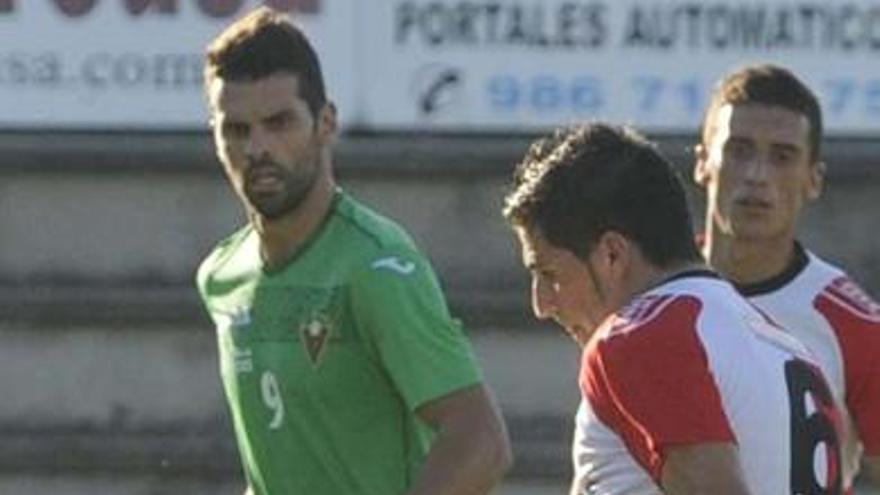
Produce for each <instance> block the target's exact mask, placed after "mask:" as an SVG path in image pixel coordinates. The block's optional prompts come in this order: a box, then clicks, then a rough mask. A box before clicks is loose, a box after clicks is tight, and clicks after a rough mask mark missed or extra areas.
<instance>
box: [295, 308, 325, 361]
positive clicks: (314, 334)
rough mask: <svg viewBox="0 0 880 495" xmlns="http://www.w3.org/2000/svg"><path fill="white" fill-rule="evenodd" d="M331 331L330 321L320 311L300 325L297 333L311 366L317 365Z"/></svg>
mask: <svg viewBox="0 0 880 495" xmlns="http://www.w3.org/2000/svg"><path fill="white" fill-rule="evenodd" d="M332 332H333V324H332V322H331V321H330V319H329V318H328V317H327V316H326V315H323V314H320V313H318V314H315V315H314V316H313V317H312V318H310V319H309V320H308V321H306V322H305V323H304V324H303V325H302V326H300V328H299V335H300V338H302V342H303V346H304V347H305V350H306V354H307V355H308V357H309V361H311V362H312V366H318V365H319V364H320V363H321V358H322V357H323V356H324V352H325V351H326V350H327V345H328V344H329V341H330V334H331V333H332Z"/></svg>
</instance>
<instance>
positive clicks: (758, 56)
mask: <svg viewBox="0 0 880 495" xmlns="http://www.w3.org/2000/svg"><path fill="white" fill-rule="evenodd" d="M369 4H370V5H371V6H372V8H371V9H369V10H365V12H364V13H365V15H367V16H368V17H369V18H368V19H362V20H361V22H362V23H363V24H364V29H365V30H366V33H365V37H364V39H363V41H362V43H361V44H360V45H359V46H361V47H363V48H364V51H363V53H362V54H361V57H362V58H364V59H365V60H364V61H362V64H363V65H364V66H366V67H373V66H381V67H382V74H386V75H388V74H393V77H392V76H389V77H378V78H370V79H367V80H366V87H365V88H364V90H365V91H366V95H365V96H364V97H363V102H364V104H365V111H364V117H365V120H366V121H367V122H369V123H370V125H371V126H373V127H376V128H381V129H397V128H407V129H413V128H416V129H443V130H450V131H469V130H478V131H529V130H536V129H542V128H546V127H547V126H554V125H558V124H560V123H566V122H571V121H577V120H584V119H593V118H606V119H612V120H614V121H618V122H628V123H633V124H636V125H638V126H639V127H641V128H643V129H648V130H652V131H656V132H668V133H680V132H685V133H689V132H693V131H694V130H695V129H696V126H697V125H698V123H699V121H700V118H701V116H702V111H703V108H704V106H705V103H706V101H707V98H708V95H709V93H710V91H711V89H712V86H713V84H714V83H715V82H716V81H717V79H718V78H719V77H721V76H722V75H723V74H725V73H727V72H729V71H731V70H732V69H734V68H736V67H739V66H742V65H744V64H746V63H753V62H761V61H772V62H777V63H780V64H783V65H785V66H787V67H789V68H791V69H792V70H794V71H795V72H796V73H798V74H799V75H800V76H802V77H803V78H804V79H805V80H806V81H807V82H808V83H809V84H810V85H811V87H812V88H814V90H815V91H817V92H818V93H819V94H820V96H821V100H822V104H823V107H824V110H825V114H826V118H827V121H828V128H829V132H830V133H831V134H847V135H853V134H854V135H863V134H873V133H875V132H877V131H878V130H880V57H878V56H880V2H878V1H864V0H863V1H847V2H837V1H782V0H779V1H773V0H764V1H742V2H732V1H719V0H706V1H675V0H606V1H569V0H507V1H503V0H446V1H438V0H388V1H383V2H369Z"/></svg>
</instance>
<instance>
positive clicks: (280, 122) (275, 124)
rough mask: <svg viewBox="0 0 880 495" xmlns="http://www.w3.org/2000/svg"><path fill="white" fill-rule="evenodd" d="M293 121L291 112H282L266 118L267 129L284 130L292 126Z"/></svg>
mask: <svg viewBox="0 0 880 495" xmlns="http://www.w3.org/2000/svg"><path fill="white" fill-rule="evenodd" d="M292 123H293V116H292V115H291V114H290V112H282V113H279V114H276V115H273V116H271V117H269V118H268V119H266V121H265V125H266V129H268V130H270V131H275V132H277V131H283V130H285V129H287V128H288V127H290V125H291V124H292Z"/></svg>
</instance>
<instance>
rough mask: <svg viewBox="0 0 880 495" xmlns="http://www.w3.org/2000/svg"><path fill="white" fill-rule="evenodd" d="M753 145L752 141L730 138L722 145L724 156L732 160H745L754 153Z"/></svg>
mask: <svg viewBox="0 0 880 495" xmlns="http://www.w3.org/2000/svg"><path fill="white" fill-rule="evenodd" d="M754 152H755V147H754V146H752V143H750V142H748V141H742V140H731V141H728V142H727V144H725V145H724V156H725V158H728V159H732V160H746V159H749V158H751V157H752V156H753V155H754Z"/></svg>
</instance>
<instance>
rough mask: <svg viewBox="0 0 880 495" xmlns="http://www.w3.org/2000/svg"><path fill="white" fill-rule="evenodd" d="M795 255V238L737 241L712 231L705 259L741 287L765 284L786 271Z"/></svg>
mask: <svg viewBox="0 0 880 495" xmlns="http://www.w3.org/2000/svg"><path fill="white" fill-rule="evenodd" d="M794 253H795V241H794V239H793V238H791V237H785V238H779V239H737V238H735V237H733V236H730V235H726V234H724V233H721V232H718V231H714V230H712V229H709V230H707V231H706V239H705V243H704V244H703V256H704V257H705V259H706V261H707V262H708V263H709V266H711V267H712V268H714V269H715V270H717V271H718V272H719V273H720V274H721V275H723V276H724V277H726V278H728V279H729V280H731V281H733V282H734V283H736V284H737V285H749V284H754V283H758V282H763V281H765V280H768V279H770V278H773V277H775V276H777V275H779V274H780V273H782V272H784V271H785V270H786V269H787V268H788V266H789V264H790V263H791V260H792V257H793V256H794Z"/></svg>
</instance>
